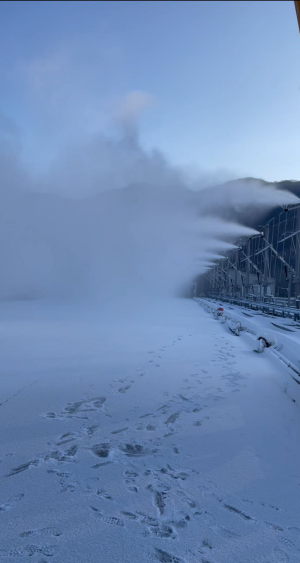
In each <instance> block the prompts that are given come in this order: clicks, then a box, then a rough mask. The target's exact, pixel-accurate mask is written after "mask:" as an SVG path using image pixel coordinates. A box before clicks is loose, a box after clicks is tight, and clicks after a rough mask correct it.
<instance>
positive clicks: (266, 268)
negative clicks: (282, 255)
mask: <svg viewBox="0 0 300 563" xmlns="http://www.w3.org/2000/svg"><path fill="white" fill-rule="evenodd" d="M264 237H265V251H264V296H265V295H267V288H268V285H269V281H268V280H269V265H270V263H269V225H266V226H265V227H264ZM260 287H261V286H260Z"/></svg>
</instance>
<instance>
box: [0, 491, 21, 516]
mask: <svg viewBox="0 0 300 563" xmlns="http://www.w3.org/2000/svg"><path fill="white" fill-rule="evenodd" d="M24 496H25V495H24V493H19V494H16V495H13V496H12V497H10V498H9V499H8V501H7V502H5V503H4V504H1V505H0V512H7V511H8V510H11V509H12V508H14V507H15V506H16V504H18V503H19V502H20V501H21V500H23V498H24Z"/></svg>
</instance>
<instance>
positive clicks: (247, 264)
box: [246, 238, 251, 295]
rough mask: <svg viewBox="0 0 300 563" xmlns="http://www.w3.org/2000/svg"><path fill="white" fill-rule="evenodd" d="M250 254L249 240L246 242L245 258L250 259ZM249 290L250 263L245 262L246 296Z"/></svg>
mask: <svg viewBox="0 0 300 563" xmlns="http://www.w3.org/2000/svg"><path fill="white" fill-rule="evenodd" d="M250 253H251V239H250V238H249V239H248V241H247V257H248V258H250ZM249 290H250V261H249V260H246V295H247V293H249Z"/></svg>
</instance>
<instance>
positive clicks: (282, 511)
mask: <svg viewBox="0 0 300 563" xmlns="http://www.w3.org/2000/svg"><path fill="white" fill-rule="evenodd" d="M34 307H35V308H34V309H33V306H32V305H30V304H24V305H23V306H22V307H21V306H20V305H18V306H17V305H11V306H9V305H7V306H5V307H2V310H1V318H2V325H1V348H2V359H3V362H2V372H1V379H0V389H1V399H0V402H1V403H2V404H1V406H0V424H1V445H0V447H1V454H0V458H1V463H0V474H1V480H0V484H1V488H0V526H1V546H0V557H1V558H2V560H3V561H5V562H6V561H12V562H13V561H15V560H16V558H17V559H18V560H19V561H24V562H26V561H29V560H33V561H34V560H36V561H37V562H39V563H42V562H45V561H47V560H48V559H50V558H51V560H52V561H54V562H57V563H74V562H79V563H81V562H82V563H83V562H86V561H89V562H91V563H92V562H97V563H99V562H101V563H102V562H103V563H104V562H105V563H115V562H124V563H141V562H144V561H145V562H147V561H154V562H155V561H158V562H160V563H204V562H205V563H206V562H207V563H208V562H209V563H232V561H236V562H240V563H253V562H254V561H255V562H258V563H285V562H288V561H290V562H291V563H296V562H298V561H299V560H300V524H299V501H300V498H299V497H300V470H299V467H300V450H299V428H300V411H299V407H298V406H297V405H296V404H295V403H293V402H292V401H291V400H290V399H289V398H288V396H287V395H286V394H285V393H284V391H283V389H282V386H281V384H280V378H281V374H282V370H283V369H285V368H284V367H283V366H282V365H280V364H276V363H271V362H270V360H269V359H268V358H267V357H264V356H262V355H258V354H254V353H253V351H252V350H251V349H250V348H249V346H248V345H247V343H246V342H244V341H243V339H242V338H238V337H235V336H233V335H231V334H230V333H228V332H226V328H225V327H224V325H222V324H220V323H218V322H217V321H215V320H214V319H212V317H211V315H209V314H208V313H206V312H204V310H203V309H201V308H199V307H198V305H197V304H196V303H195V302H193V301H191V300H177V301H176V300H174V301H171V302H170V303H164V304H161V305H160V306H159V307H156V308H154V307H151V306H150V307H149V309H148V310H147V311H145V310H144V309H145V305H144V309H143V307H142V306H141V307H137V308H136V311H138V312H135V311H134V310H132V311H131V314H130V316H129V315H128V313H129V311H126V310H125V309H123V310H121V309H118V312H116V315H115V318H112V316H107V318H106V319H105V315H103V314H102V315H99V314H97V313H96V312H94V313H87V312H83V310H82V311H81V312H80V311H79V309H78V310H77V311H76V310H75V309H71V308H69V310H66V309H65V310H64V311H63V309H62V308H59V307H58V308H57V309H56V308H55V307H54V306H53V305H51V306H49V307H44V308H43V309H41V308H40V306H39V305H37V304H36V305H35V306H34ZM126 315H128V319H130V321H129V320H127V321H124V320H122V319H124V318H125V317H126ZM99 318H101V319H102V320H101V321H99ZM31 557H32V558H33V559H31Z"/></svg>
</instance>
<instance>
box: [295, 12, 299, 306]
mask: <svg viewBox="0 0 300 563" xmlns="http://www.w3.org/2000/svg"><path fill="white" fill-rule="evenodd" d="M298 3H299V4H300V2H298ZM296 213H297V219H296V231H300V207H298V209H297V210H296ZM295 243H296V250H295V282H296V283H295V297H296V298H297V297H298V296H299V295H300V233H298V234H297V235H296V241H295Z"/></svg>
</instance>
